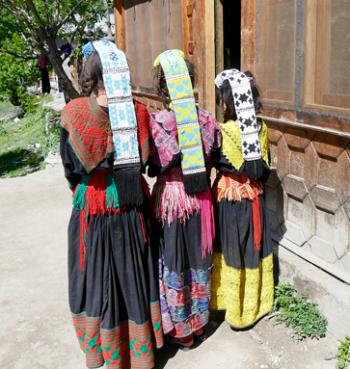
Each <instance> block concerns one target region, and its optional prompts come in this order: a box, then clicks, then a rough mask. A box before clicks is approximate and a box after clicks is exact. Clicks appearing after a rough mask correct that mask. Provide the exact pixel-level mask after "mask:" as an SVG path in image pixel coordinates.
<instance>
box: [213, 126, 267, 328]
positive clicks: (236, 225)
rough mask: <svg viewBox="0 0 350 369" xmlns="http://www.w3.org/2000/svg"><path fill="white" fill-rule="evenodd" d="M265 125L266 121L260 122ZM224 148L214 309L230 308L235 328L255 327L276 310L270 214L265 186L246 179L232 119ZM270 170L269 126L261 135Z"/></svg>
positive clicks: (225, 129)
mask: <svg viewBox="0 0 350 369" xmlns="http://www.w3.org/2000/svg"><path fill="white" fill-rule="evenodd" d="M260 124H261V123H260ZM221 132H222V148H221V154H220V159H219V160H218V165H217V169H218V170H219V172H218V176H217V178H216V181H215V183H214V186H213V194H214V199H215V200H216V201H215V202H216V215H217V216H216V223H217V224H216V228H217V230H216V242H215V250H214V251H215V252H214V258H213V264H214V267H213V274H212V290H211V292H212V298H211V308H212V309H214V310H226V314H225V320H226V321H227V322H228V323H229V324H230V325H231V326H232V327H234V328H238V329H241V328H246V327H249V326H251V325H253V324H254V323H255V322H256V321H257V320H258V319H260V318H261V317H262V316H264V315H266V314H267V313H269V312H270V311H271V309H272V307H273V292H274V281H273V255H272V240H271V237H270V232H269V227H268V224H267V220H266V215H265V204H264V198H263V185H262V182H261V181H255V180H251V179H249V178H247V176H246V175H245V173H244V172H243V173H242V172H241V171H240V169H241V168H242V166H243V163H244V159H243V156H242V149H241V139H240V128H239V124H238V123H237V122H235V121H233V120H230V121H228V122H226V123H222V124H221ZM259 140H260V146H261V151H262V159H263V161H264V165H266V170H268V162H269V160H268V139H267V127H266V125H265V123H262V124H261V129H260V133H259Z"/></svg>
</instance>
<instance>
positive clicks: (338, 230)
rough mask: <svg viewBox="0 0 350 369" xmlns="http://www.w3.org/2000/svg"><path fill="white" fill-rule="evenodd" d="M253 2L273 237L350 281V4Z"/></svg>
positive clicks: (248, 12)
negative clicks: (349, 19) (268, 154)
mask: <svg viewBox="0 0 350 369" xmlns="http://www.w3.org/2000/svg"><path fill="white" fill-rule="evenodd" d="M242 4H243V2H242ZM245 4H246V6H244V9H243V10H242V17H243V19H244V20H245V22H242V23H243V29H242V53H243V54H244V57H243V68H244V69H251V70H253V71H254V72H255V75H256V78H257V81H258V84H260V87H261V90H262V96H263V104H264V110H263V112H262V116H263V118H264V119H265V120H266V121H267V123H268V125H269V137H270V143H271V159H272V163H271V164H272V168H273V174H272V176H271V177H270V179H269V181H268V183H267V190H266V197H267V208H268V212H269V218H270V223H271V225H272V228H273V231H274V238H275V240H276V241H277V242H278V243H279V244H280V245H282V246H284V247H286V248H287V249H289V250H291V251H293V252H294V253H296V254H298V255H299V256H301V257H303V258H304V259H306V260H308V261H310V262H312V263H313V264H315V265H317V266H319V267H320V268H322V269H324V270H326V271H328V272H330V273H332V274H333V275H335V276H337V277H339V278H341V279H342V280H344V281H347V282H348V283H350V247H349V235H350V222H349V220H350V211H349V210H350V209H349V208H350V206H349V205H350V182H349V178H350V157H349V154H350V101H349V96H350V83H347V78H348V75H349V73H348V62H347V61H346V59H347V53H348V52H349V50H350V49H349V46H348V40H349V38H350V24H349V23H348V22H347V23H346V22H344V21H343V19H344V16H345V17H346V16H349V15H350V3H348V2H343V3H342V7H339V6H338V5H339V2H338V1H337V0H330V1H327V0H326V1H323V0H320V1H318V2H314V1H312V0H295V1H290V0H270V1H269V2H265V1H263V0H256V1H253V0H252V1H247V2H246V3H245ZM325 32H327V33H328V36H327V37H328V39H325V36H324V35H325ZM315 35H319V37H318V39H317V40H315V39H314V37H315ZM321 51H322V52H321ZM321 54H322V55H321ZM342 58H343V59H342ZM335 60H336V63H335ZM339 69H340V73H343V74H344V78H343V79H342V78H340V77H339ZM334 79H335V80H338V84H337V85H334V83H333V82H334Z"/></svg>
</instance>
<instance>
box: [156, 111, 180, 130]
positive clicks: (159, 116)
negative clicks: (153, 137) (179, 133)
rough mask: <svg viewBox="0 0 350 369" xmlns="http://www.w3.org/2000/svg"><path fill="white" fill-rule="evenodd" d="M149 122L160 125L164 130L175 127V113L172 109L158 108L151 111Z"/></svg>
mask: <svg viewBox="0 0 350 369" xmlns="http://www.w3.org/2000/svg"><path fill="white" fill-rule="evenodd" d="M151 124H158V125H161V126H162V127H163V128H164V129H166V130H168V131H169V130H173V129H175V128H176V118H175V113H174V112H173V111H172V110H167V109H163V110H159V111H156V112H152V113H151Z"/></svg>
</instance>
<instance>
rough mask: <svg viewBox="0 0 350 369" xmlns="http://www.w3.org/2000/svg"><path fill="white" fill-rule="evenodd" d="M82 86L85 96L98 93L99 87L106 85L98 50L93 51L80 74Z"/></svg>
mask: <svg viewBox="0 0 350 369" xmlns="http://www.w3.org/2000/svg"><path fill="white" fill-rule="evenodd" d="M80 87H81V91H82V93H83V95H84V96H90V95H91V94H92V93H95V94H97V91H98V89H99V88H102V87H104V83H103V73H102V63H101V59H100V56H99V55H98V53H97V52H93V53H92V54H91V55H90V56H89V57H88V59H87V60H86V61H85V64H84V67H83V71H82V73H81V75H80Z"/></svg>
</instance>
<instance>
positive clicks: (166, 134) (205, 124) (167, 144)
mask: <svg viewBox="0 0 350 369" xmlns="http://www.w3.org/2000/svg"><path fill="white" fill-rule="evenodd" d="M198 116H199V126H200V134H201V137H202V141H203V148H204V153H205V157H206V159H209V157H210V154H211V152H212V150H214V149H217V148H219V147H220V145H221V133H220V126H219V123H217V122H216V120H215V119H214V118H213V117H212V116H211V115H210V114H209V113H208V112H206V111H205V110H202V109H198ZM150 127H151V134H152V137H153V141H154V145H155V148H154V149H156V150H157V154H158V155H154V156H155V157H159V159H158V160H159V163H158V162H157V163H156V165H158V166H159V167H165V166H167V165H168V164H169V163H170V162H171V160H172V159H173V158H174V156H175V155H177V154H178V153H179V152H180V147H179V144H178V139H177V136H178V131H177V127H176V118H175V113H174V112H173V111H171V110H161V111H159V112H157V113H153V114H151V119H150Z"/></svg>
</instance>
